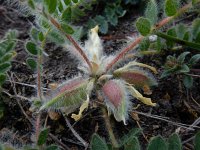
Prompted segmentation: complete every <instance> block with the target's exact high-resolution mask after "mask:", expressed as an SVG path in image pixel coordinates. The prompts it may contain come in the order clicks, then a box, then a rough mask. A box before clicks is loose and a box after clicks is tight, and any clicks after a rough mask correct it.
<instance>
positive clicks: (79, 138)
mask: <svg viewBox="0 0 200 150" xmlns="http://www.w3.org/2000/svg"><path fill="white" fill-rule="evenodd" d="M65 121H66V123H67V126H68V127H69V129H70V130H71V131H72V133H73V134H74V136H75V137H76V138H77V139H78V140H79V141H80V142H81V143H82V144H83V145H84V147H85V148H86V149H87V148H88V145H89V144H88V143H87V142H86V141H85V140H84V139H83V138H82V137H81V136H80V135H79V134H78V133H77V132H76V131H75V130H74V128H73V127H72V125H71V124H70V122H69V120H68V119H67V117H65Z"/></svg>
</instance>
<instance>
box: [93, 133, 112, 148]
mask: <svg viewBox="0 0 200 150" xmlns="http://www.w3.org/2000/svg"><path fill="white" fill-rule="evenodd" d="M91 149H92V150H108V147H107V144H106V142H105V141H104V140H103V139H102V138H101V137H100V136H99V135H97V134H93V135H92V140H91Z"/></svg>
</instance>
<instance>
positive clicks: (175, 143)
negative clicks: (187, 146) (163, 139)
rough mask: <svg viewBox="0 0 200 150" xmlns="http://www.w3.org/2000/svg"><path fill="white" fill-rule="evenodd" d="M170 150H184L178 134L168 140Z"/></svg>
mask: <svg viewBox="0 0 200 150" xmlns="http://www.w3.org/2000/svg"><path fill="white" fill-rule="evenodd" d="M168 143H169V145H168V149H169V150H182V143H181V139H180V137H179V135H178V134H177V133H174V134H172V135H171V136H170V137H169V138H168Z"/></svg>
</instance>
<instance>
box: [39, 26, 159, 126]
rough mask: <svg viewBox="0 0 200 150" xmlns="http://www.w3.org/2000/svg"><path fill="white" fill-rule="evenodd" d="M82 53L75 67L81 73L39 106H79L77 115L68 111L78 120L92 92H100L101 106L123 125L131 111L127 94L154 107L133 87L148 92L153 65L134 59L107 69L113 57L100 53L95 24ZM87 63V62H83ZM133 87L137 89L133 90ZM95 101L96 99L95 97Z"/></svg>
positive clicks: (154, 70) (43, 107)
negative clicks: (120, 65) (118, 66)
mask: <svg viewBox="0 0 200 150" xmlns="http://www.w3.org/2000/svg"><path fill="white" fill-rule="evenodd" d="M82 49H83V52H84V53H85V56H86V58H87V59H86V60H87V61H85V59H82V58H84V57H81V56H82V54H81V55H80V57H79V60H80V61H81V63H80V65H79V69H80V70H81V71H82V72H83V74H82V75H79V76H76V77H74V78H72V79H70V80H69V81H66V82H64V83H63V84H62V85H60V86H59V87H58V88H57V89H56V90H54V91H52V94H50V96H46V97H45V98H44V99H45V100H46V103H44V104H43V105H42V107H41V108H40V110H42V109H49V108H53V109H61V110H66V109H68V108H69V109H70V108H72V107H73V108H77V107H79V106H80V111H79V114H72V116H71V117H72V118H74V119H75V120H79V119H80V117H81V116H82V112H83V111H84V109H86V108H87V107H88V105H89V102H90V101H94V100H93V99H91V100H90V96H91V93H92V92H95V93H96V94H97V95H101V97H102V98H103V105H105V106H106V108H107V110H108V113H109V114H113V115H114V117H115V119H116V120H117V121H123V122H124V124H126V120H127V119H128V112H129V110H131V103H132V102H131V97H130V95H132V97H133V98H136V99H138V100H140V101H141V102H143V103H144V104H146V105H149V106H155V105H156V104H155V103H152V101H151V99H150V98H146V97H144V96H143V95H142V94H141V93H140V92H139V91H138V90H137V89H138V88H140V89H143V90H144V92H146V94H151V91H150V88H149V87H150V86H153V85H156V84H157V83H156V80H155V79H154V78H153V75H151V74H150V73H149V72H147V71H145V70H144V69H143V68H147V69H149V70H150V71H152V72H153V73H156V69H155V68H154V67H151V66H148V65H146V64H142V63H139V62H137V61H131V62H129V63H128V64H125V65H124V66H123V67H121V68H118V69H115V70H114V69H111V66H114V65H115V64H113V60H115V56H107V55H106V54H104V53H103V46H102V41H101V39H100V38H99V36H98V26H96V27H95V28H93V29H91V31H90V33H89V37H88V40H87V41H86V42H85V44H84V45H83V48H82ZM86 62H88V63H86ZM136 88H137V89H136ZM95 101H100V102H101V103H102V100H99V99H98V98H97V99H95Z"/></svg>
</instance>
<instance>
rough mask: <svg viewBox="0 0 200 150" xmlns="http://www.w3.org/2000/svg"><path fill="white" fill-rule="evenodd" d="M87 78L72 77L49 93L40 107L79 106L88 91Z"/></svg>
mask: <svg viewBox="0 0 200 150" xmlns="http://www.w3.org/2000/svg"><path fill="white" fill-rule="evenodd" d="M89 82H90V81H89V79H83V78H74V79H72V80H70V81H68V82H66V83H64V84H62V85H61V86H59V87H58V88H57V89H55V90H54V91H52V92H51V93H49V94H48V95H47V96H46V97H45V99H46V100H47V102H46V103H45V104H43V106H42V107H41V108H40V110H42V109H46V108H54V109H60V108H67V107H74V106H80V105H81V103H82V102H83V101H85V100H86V98H87V94H89V91H88V84H89Z"/></svg>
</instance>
